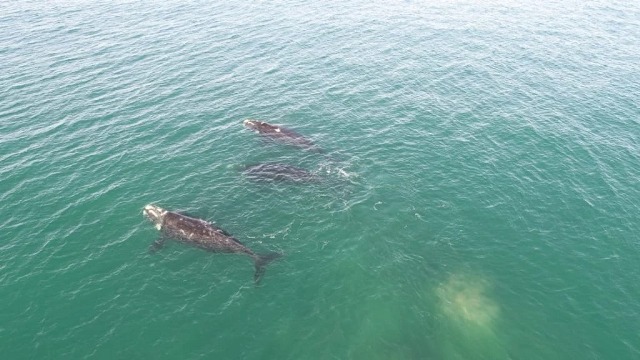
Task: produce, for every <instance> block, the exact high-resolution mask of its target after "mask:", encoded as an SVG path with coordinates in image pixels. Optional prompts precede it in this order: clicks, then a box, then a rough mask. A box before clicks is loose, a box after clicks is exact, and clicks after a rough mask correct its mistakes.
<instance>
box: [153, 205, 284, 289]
mask: <svg viewBox="0 0 640 360" xmlns="http://www.w3.org/2000/svg"><path fill="white" fill-rule="evenodd" d="M142 213H143V214H144V215H145V216H146V217H147V218H148V219H149V220H150V221H151V222H152V223H154V224H155V226H156V229H158V230H160V231H161V232H162V234H163V235H165V236H166V237H170V238H173V239H175V240H178V241H180V242H183V243H186V244H189V245H192V246H195V247H198V248H200V249H204V250H207V251H211V252H221V253H236V254H246V255H248V256H249V257H251V259H253V262H254V265H255V270H256V271H255V274H254V277H253V279H254V281H255V282H256V284H257V283H259V282H260V279H261V278H262V275H263V274H264V271H265V266H266V265H267V264H268V263H270V262H271V261H273V260H275V259H277V258H279V257H280V256H282V255H281V254H280V253H268V254H261V255H258V254H256V253H254V252H253V251H252V250H251V249H249V248H248V247H246V246H245V245H243V244H242V243H241V242H240V241H238V240H237V239H235V238H234V237H233V236H231V235H230V234H228V233H227V232H226V231H224V230H222V229H220V228H218V227H216V226H214V225H213V224H211V223H210V222H208V221H205V220H202V219H198V218H194V217H190V216H186V215H182V214H179V213H177V212H173V211H167V210H165V209H162V208H160V207H158V206H155V205H151V204H149V205H147V206H145V207H144V209H143V210H142ZM164 240H165V237H161V238H160V239H159V240H156V241H155V242H154V243H153V245H152V246H153V248H154V249H158V248H160V247H162V246H163V245H164Z"/></svg>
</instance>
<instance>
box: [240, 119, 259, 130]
mask: <svg viewBox="0 0 640 360" xmlns="http://www.w3.org/2000/svg"><path fill="white" fill-rule="evenodd" d="M242 124H243V125H244V126H246V127H247V128H249V129H252V130H258V127H260V121H256V120H251V119H247V120H245V121H243V122H242Z"/></svg>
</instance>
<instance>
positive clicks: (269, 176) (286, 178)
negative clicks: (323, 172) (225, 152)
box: [243, 163, 319, 183]
mask: <svg viewBox="0 0 640 360" xmlns="http://www.w3.org/2000/svg"><path fill="white" fill-rule="evenodd" d="M243 173H244V175H245V176H246V177H247V178H249V179H251V180H256V181H259V180H267V181H280V182H293V183H308V182H317V181H318V180H319V178H318V176H317V175H315V174H313V173H311V172H309V171H307V170H305V169H303V168H299V167H296V166H292V165H287V164H282V163H259V164H253V165H247V166H246V167H245V169H244V171H243Z"/></svg>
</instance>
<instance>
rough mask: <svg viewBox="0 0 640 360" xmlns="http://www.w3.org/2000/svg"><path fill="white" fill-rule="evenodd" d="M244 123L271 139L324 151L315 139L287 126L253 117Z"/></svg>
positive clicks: (307, 148)
mask: <svg viewBox="0 0 640 360" xmlns="http://www.w3.org/2000/svg"><path fill="white" fill-rule="evenodd" d="M243 124H244V126H245V127H247V128H249V129H251V130H254V131H256V132H258V133H259V134H260V135H264V136H266V137H268V138H270V139H273V140H276V141H279V142H282V143H285V144H289V145H293V146H296V147H299V148H302V149H306V150H312V151H316V152H322V150H321V149H320V148H319V147H318V146H316V144H314V143H313V141H311V140H309V139H307V138H306V137H304V136H302V135H300V134H298V133H297V132H295V131H293V130H290V129H287V128H285V127H282V126H279V125H272V124H269V123H266V122H264V121H258V120H251V119H247V120H245V121H243Z"/></svg>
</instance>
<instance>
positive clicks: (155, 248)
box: [149, 236, 166, 254]
mask: <svg viewBox="0 0 640 360" xmlns="http://www.w3.org/2000/svg"><path fill="white" fill-rule="evenodd" d="M165 241H166V238H165V237H164V236H162V237H160V238H159V239H157V240H156V241H154V242H153V243H151V245H149V253H150V254H153V253H155V252H156V251H158V250H160V249H162V248H163V247H164V243H165Z"/></svg>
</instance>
